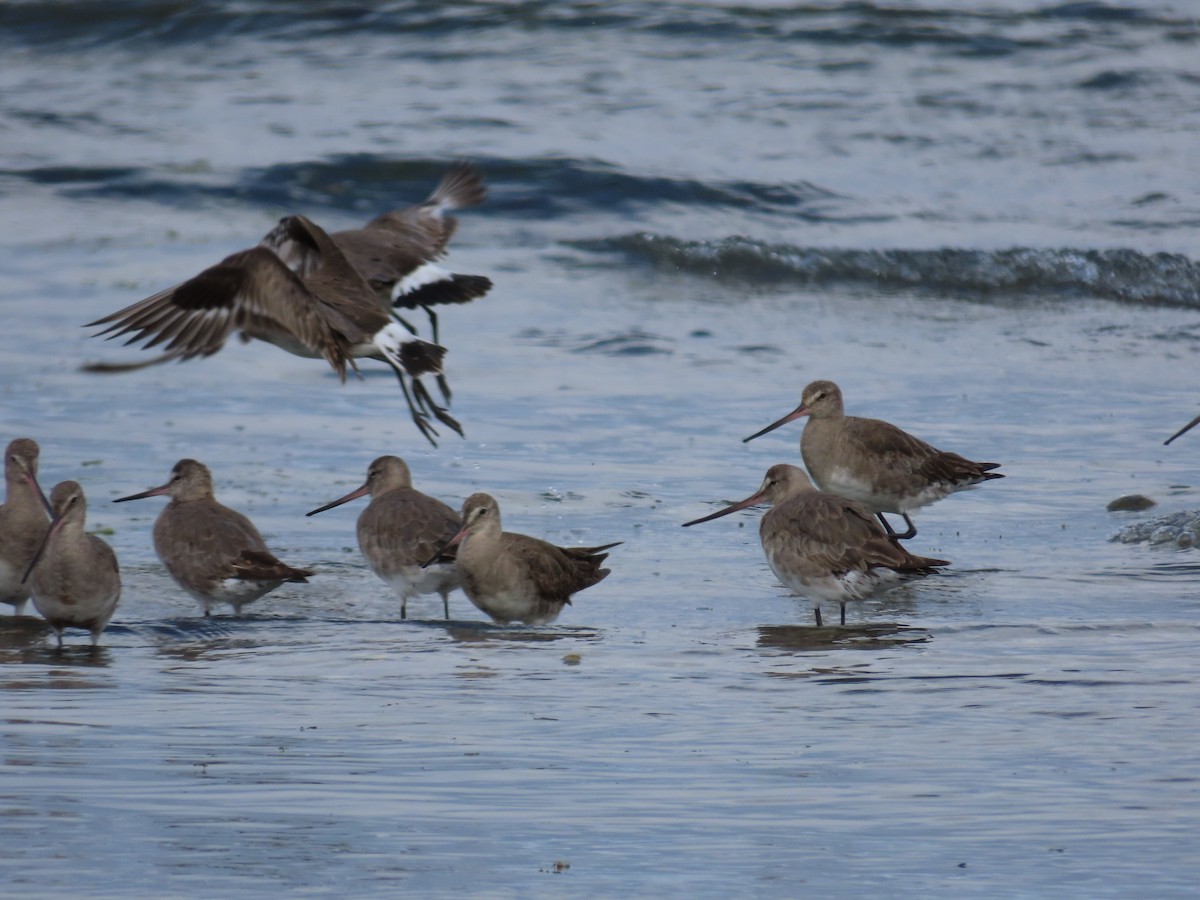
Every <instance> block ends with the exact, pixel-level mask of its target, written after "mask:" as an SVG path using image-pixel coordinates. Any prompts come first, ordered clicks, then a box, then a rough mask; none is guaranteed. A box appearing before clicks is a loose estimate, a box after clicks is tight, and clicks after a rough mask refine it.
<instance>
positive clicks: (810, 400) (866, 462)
mask: <svg viewBox="0 0 1200 900" xmlns="http://www.w3.org/2000/svg"><path fill="white" fill-rule="evenodd" d="M803 416H808V417H809V420H808V422H807V423H806V424H805V426H804V433H803V435H802V436H801V438H800V455H801V456H802V457H803V458H804V465H805V467H807V469H808V471H809V474H811V475H812V478H813V481H815V482H816V483H817V486H818V487H820V488H821V490H823V491H829V492H830V493H833V494H840V495H841V496H843V497H849V498H850V499H852V500H857V501H859V502H860V503H865V504H866V505H867V506H869V507H870V508H871V510H872V511H873V512H874V513H875V514H876V515H878V516H879V521H881V522H882V523H883V527H884V528H885V529H886V530H887V532H888V534H890V535H892V536H894V537H895V538H896V539H897V540H907V539H908V538H911V537H914V536H915V535H916V533H917V526H916V525H914V524H913V521H912V519H910V518H909V516H908V514H909V513H910V512H912V511H913V510H916V509H919V508H921V507H922V506H928V505H929V504H930V503H933V502H934V501H936V500H941V499H942V498H943V497H945V496H947V495H948V494H953V493H955V492H956V491H962V490H967V489H968V488H973V487H975V486H976V485H978V484H982V483H983V482H985V481H990V480H991V479H993V478H1003V477H1004V476H1003V475H1001V474H999V473H997V472H993V471H991V470H992V469H995V468H998V467H999V465H1000V463H988V462H973V461H972V460H969V459H966V458H965V457H962V456H959V455H958V454H957V453H949V452H947V451H945V450H938V449H937V448H936V447H933V446H931V445H929V444H927V443H925V442H924V441H922V440H920V439H919V438H915V437H913V436H912V435H911V434H909V433H908V432H906V431H902V430H901V429H899V428H897V427H896V426H895V425H892V424H891V423H890V422H884V421H881V420H880V419H862V418H859V417H857V416H848V415H846V413H845V411H844V409H843V406H842V391H841V389H840V388H839V387H838V386H837V385H836V384H834V383H833V382H832V381H814V382H813V383H812V384H810V385H809V386H808V387H806V388H805V389H804V393H803V394H802V395H801V401H800V405H799V406H797V407H796V408H795V409H794V410H793V411H792V412H790V413H788V414H787V415H786V416H784V417H783V418H782V419H780V420H779V421H777V422H774V423H772V424H770V425H768V426H767V427H766V428H764V429H763V430H762V431H758V432H755V433H754V434H752V435H750V437H748V438H746V439H745V440H746V441H752V440H754V439H755V438H756V437H761V436H762V435H764V434H766V433H767V432H769V431H774V430H775V429H776V428H778V427H779V426H781V425H785V424H787V423H788V422H791V421H793V420H795V419H799V418H801V417H803ZM885 512H890V513H897V514H899V515H901V516H903V517H904V522H905V524H906V525H907V526H908V530H907V531H905V532H903V533H902V534H897V533H896V532H894V531H893V530H892V526H891V525H890V524H888V521H887V519H886V518H884V515H883V514H884V513H885Z"/></svg>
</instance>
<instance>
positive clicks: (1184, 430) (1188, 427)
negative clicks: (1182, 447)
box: [1163, 416, 1200, 446]
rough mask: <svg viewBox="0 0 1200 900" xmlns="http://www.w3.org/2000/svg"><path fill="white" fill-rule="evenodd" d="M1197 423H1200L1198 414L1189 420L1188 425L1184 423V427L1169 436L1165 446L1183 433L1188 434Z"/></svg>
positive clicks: (1164, 443) (1164, 442)
mask: <svg viewBox="0 0 1200 900" xmlns="http://www.w3.org/2000/svg"><path fill="white" fill-rule="evenodd" d="M1197 425H1200V416H1196V418H1194V419H1192V421H1190V422H1188V423H1187V424H1186V425H1184V426H1183V427H1182V428H1180V429H1179V430H1178V431H1177V432H1175V433H1174V434H1173V435H1171V436H1170V437H1169V438H1167V439H1166V440H1165V441H1163V446H1166V445H1167V444H1169V443H1171V441H1173V440H1175V438H1177V437H1179V436H1180V435H1181V434H1187V433H1188V432H1189V431H1191V430H1192V429H1193V428H1195V427H1196V426H1197Z"/></svg>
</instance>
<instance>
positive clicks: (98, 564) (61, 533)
mask: <svg viewBox="0 0 1200 900" xmlns="http://www.w3.org/2000/svg"><path fill="white" fill-rule="evenodd" d="M50 508H51V510H52V512H53V520H52V521H51V523H50V528H49V529H48V530H47V531H46V536H45V538H44V539H43V540H42V545H41V547H39V548H38V551H37V553H36V554H35V555H34V557H33V560H32V561H31V562H30V564H29V568H28V570H27V571H26V573H25V578H26V580H27V581H28V582H29V587H30V590H31V592H32V594H33V605H34V607H35V608H36V609H37V611H38V612H39V613H41V615H42V618H44V619H45V620H46V621H47V622H49V623H50V627H51V628H53V629H54V635H55V637H57V638H58V646H59V648H60V649H61V648H62V643H63V629H65V628H85V629H87V630H88V631H90V632H91V633H92V646H93V647H94V646H96V645H97V644H98V643H99V642H100V633H101V632H102V631H104V626H105V625H107V624H108V620H109V619H111V618H112V614H113V611H114V610H116V608H117V601H118V600H120V598H121V573H120V571H119V570H118V568H117V555H116V554H115V553H114V552H113V549H112V547H110V546H108V544H106V543H104V541H102V540H100V538H98V537H96V536H95V535H94V534H88V533H87V532H85V531H84V530H83V524H84V521H85V519H86V518H87V498H86V497H84V495H83V488H81V487H80V486H79V483H78V482H75V481H63V482H60V483H59V484H56V485H55V486H54V489H53V490H52V491H51V492H50Z"/></svg>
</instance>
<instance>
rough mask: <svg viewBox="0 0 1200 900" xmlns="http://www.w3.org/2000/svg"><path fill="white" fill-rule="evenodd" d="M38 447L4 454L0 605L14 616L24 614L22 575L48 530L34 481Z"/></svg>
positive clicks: (24, 445) (21, 443)
mask: <svg viewBox="0 0 1200 900" xmlns="http://www.w3.org/2000/svg"><path fill="white" fill-rule="evenodd" d="M37 469H38V445H37V442H36V441H33V440H30V439H29V438H17V439H16V440H14V441H11V442H10V443H9V445H8V447H7V448H6V449H5V451H4V482H5V486H6V487H5V497H4V505H3V506H0V603H9V604H11V605H12V607H13V614H14V615H17V616H19V615H21V614H22V613H24V612H25V603H26V601H27V600H28V599H29V585H28V584H27V583H26V582H25V581H24V575H25V572H26V570H27V569H28V568H29V562H30V560H32V559H33V555H34V554H35V553H37V549H38V546H39V545H40V544H41V543H42V539H43V538H44V537H45V536H46V529H48V528H49V527H50V515H49V511H50V504H49V503H48V502H47V500H46V496H45V494H43V493H42V489H41V487H40V486H39V485H38V481H37Z"/></svg>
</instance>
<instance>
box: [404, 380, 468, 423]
mask: <svg viewBox="0 0 1200 900" xmlns="http://www.w3.org/2000/svg"><path fill="white" fill-rule="evenodd" d="M438 377H439V378H440V377H441V376H438ZM413 394H414V395H416V398H417V400H418V401H419V402H420V404H421V408H422V409H424V410H425V411H426V412H431V413H433V415H434V416H435V417H436V418H437V420H438V421H439V422H441V423H442V424H443V425H445V426H446V427H448V428H450V429H451V430H453V431H454V432H456V433H457V434H458V436H459V437H463V436H464V435H463V430H462V426H461V425H460V424H458V420H457V419H456V418H454V416H452V415H450V413H448V412H447V411H446V410H445V409H443V408H442V407H440V406H438V405H437V404H436V403H434V402H433V398H432V397H431V396H429V391H427V390H426V389H425V385H424V384H422V383H421V379H420V378H414V379H413Z"/></svg>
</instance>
